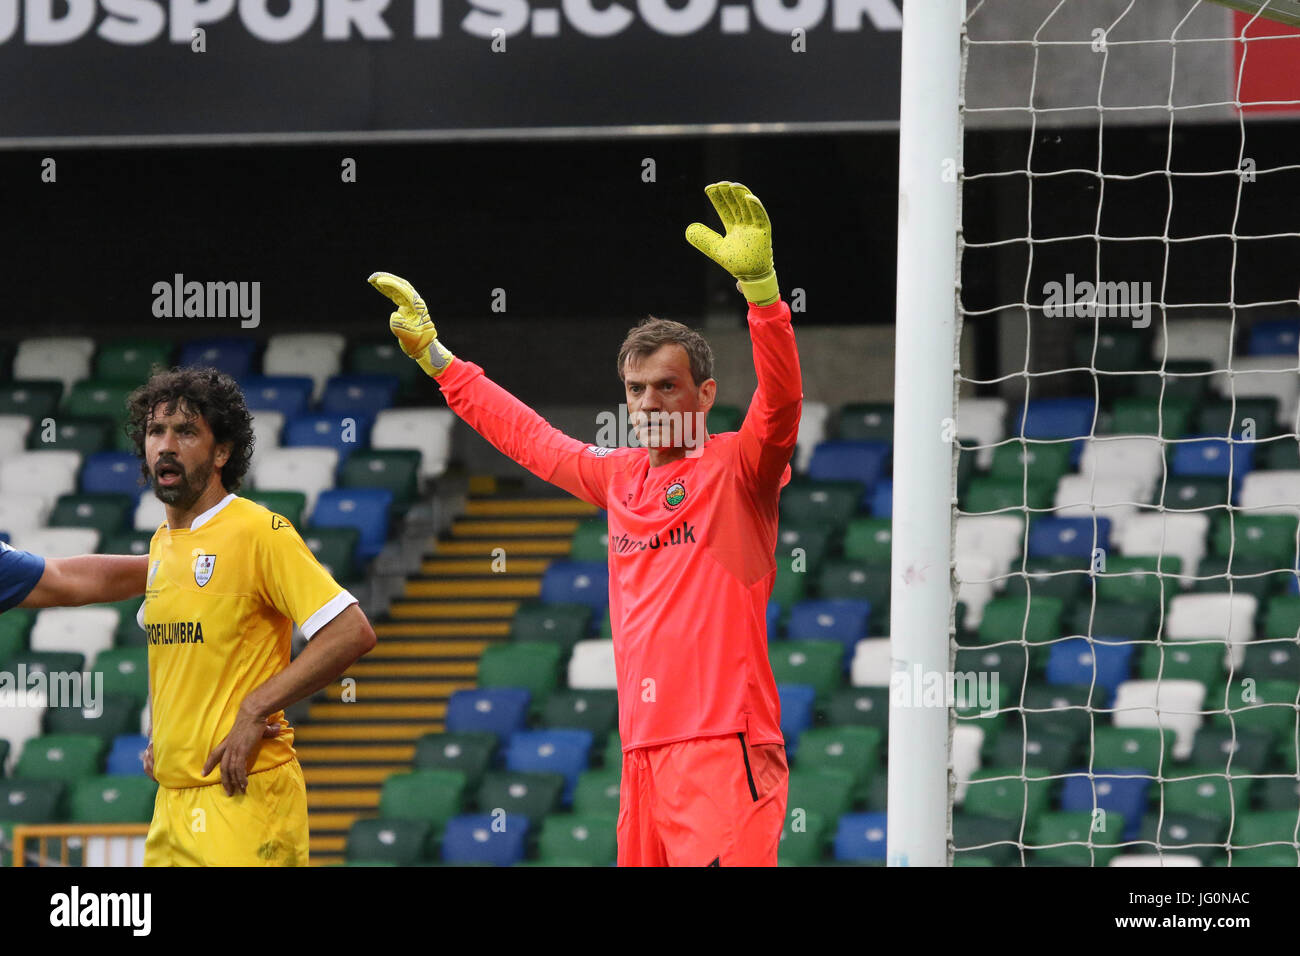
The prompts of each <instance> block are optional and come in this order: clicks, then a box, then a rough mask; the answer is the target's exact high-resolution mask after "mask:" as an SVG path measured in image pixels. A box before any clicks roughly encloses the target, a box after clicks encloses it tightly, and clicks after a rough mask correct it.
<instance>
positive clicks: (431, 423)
mask: <svg viewBox="0 0 1300 956" xmlns="http://www.w3.org/2000/svg"><path fill="white" fill-rule="evenodd" d="M455 421H456V417H455V415H453V414H452V411H451V409H449V408H386V409H384V410H383V411H382V412H380V413H379V415H378V417H376V419H375V427H374V428H373V429H372V430H371V432H370V447H371V448H374V449H375V450H379V449H384V448H415V449H418V450H419V452H420V477H421V478H423V479H431V478H437V477H439V476H441V475H442V474H443V472H445V471H446V470H447V460H448V459H449V458H450V457H451V428H452V425H453V424H454V423H455Z"/></svg>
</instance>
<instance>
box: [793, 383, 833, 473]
mask: <svg viewBox="0 0 1300 956" xmlns="http://www.w3.org/2000/svg"><path fill="white" fill-rule="evenodd" d="M830 414H831V409H830V406H829V405H827V404H826V403H825V402H810V401H808V400H806V399H805V400H804V403H803V409H802V412H801V414H800V416H799V437H798V438H797V439H796V442H795V451H794V462H793V468H794V470H795V471H797V472H798V473H799V474H801V475H802V474H806V473H807V472H808V464H809V462H811V461H812V456H813V450H814V449H815V448H816V447H817V446H818V445H820V444H821V443H822V442H823V441H825V440H826V422H827V421H828V420H829V418H830Z"/></svg>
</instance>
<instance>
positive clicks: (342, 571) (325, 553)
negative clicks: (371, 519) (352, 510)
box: [302, 526, 361, 581]
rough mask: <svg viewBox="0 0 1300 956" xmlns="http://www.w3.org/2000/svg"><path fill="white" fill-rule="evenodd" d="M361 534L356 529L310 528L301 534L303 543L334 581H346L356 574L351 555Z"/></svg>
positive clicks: (354, 551) (354, 552)
mask: <svg viewBox="0 0 1300 956" xmlns="http://www.w3.org/2000/svg"><path fill="white" fill-rule="evenodd" d="M360 536H361V533H360V532H359V531H358V530H357V529H356V528H317V527H314V526H313V527H310V528H307V529H305V530H304V531H303V532H302V540H303V543H304V544H306V545H307V547H308V549H309V550H310V551H311V553H312V554H313V555H315V556H316V560H317V561H319V562H320V563H321V566H322V567H324V568H325V570H326V571H328V572H329V573H330V574H331V575H332V576H333V578H334V580H336V581H347V580H349V579H350V578H351V577H352V576H353V574H354V573H355V572H356V564H355V562H354V561H353V555H354V554H356V550H357V539H358V538H359V537H360Z"/></svg>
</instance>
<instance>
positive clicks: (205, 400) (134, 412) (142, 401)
mask: <svg viewBox="0 0 1300 956" xmlns="http://www.w3.org/2000/svg"><path fill="white" fill-rule="evenodd" d="M182 401H183V402H184V403H185V407H186V408H187V409H188V410H189V411H191V412H193V413H194V414H196V415H200V416H202V417H203V419H204V421H206V422H207V423H208V427H209V428H211V429H212V437H213V439H214V441H215V442H216V444H218V445H222V444H226V443H227V442H228V443H229V444H230V458H229V460H228V461H227V462H226V463H225V465H223V466H222V468H221V484H222V486H223V487H224V488H225V489H226V491H238V490H239V485H240V482H241V481H243V478H244V475H246V474H248V464H249V462H250V461H252V458H253V416H252V415H250V414H249V412H248V405H247V404H246V403H245V402H244V393H243V392H242V391H240V389H239V385H237V384H236V383H235V380H234V379H233V378H231V377H230V376H229V375H227V374H226V373H225V372H220V371H218V370H217V369H215V368H173V369H171V370H170V371H168V370H166V369H162V368H158V367H155V368H154V369H153V370H152V374H151V375H150V376H149V381H147V382H145V384H143V385H141V386H140V387H139V388H137V389H136V390H135V391H134V392H132V393H131V395H130V397H129V398H128V399H127V400H126V407H127V412H128V416H127V422H126V435H127V438H129V439H130V440H131V445H132V447H133V448H134V450H135V453H136V455H137V456H138V457H139V459H140V474H141V475H143V476H144V480H145V481H146V482H147V481H148V480H149V465H148V463H147V462H146V461H145V457H144V434H145V428H146V427H147V426H148V424H149V419H150V417H151V416H152V415H153V410H154V409H155V408H157V407H158V405H159V403H165V405H166V412H167V414H168V415H171V414H173V413H174V412H175V411H176V408H177V405H178V404H179V403H180V402H182Z"/></svg>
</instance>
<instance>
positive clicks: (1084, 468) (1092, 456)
mask: <svg viewBox="0 0 1300 956" xmlns="http://www.w3.org/2000/svg"><path fill="white" fill-rule="evenodd" d="M1079 474H1080V475H1083V476H1085V477H1088V478H1091V477H1092V476H1093V475H1094V474H1096V476H1097V477H1098V478H1122V477H1128V478H1136V479H1137V480H1138V482H1139V485H1138V488H1139V494H1140V495H1141V500H1142V501H1150V500H1151V498H1152V495H1154V494H1155V491H1156V489H1157V488H1159V487H1160V480H1161V478H1162V476H1163V475H1164V444H1163V443H1162V442H1161V441H1160V439H1158V438H1152V437H1150V436H1145V437H1144V436H1137V435H1122V436H1121V435H1116V436H1103V437H1098V438H1089V439H1088V440H1086V441H1085V442H1084V443H1083V454H1082V455H1081V456H1080V458H1079Z"/></svg>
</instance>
